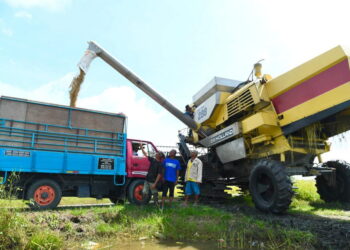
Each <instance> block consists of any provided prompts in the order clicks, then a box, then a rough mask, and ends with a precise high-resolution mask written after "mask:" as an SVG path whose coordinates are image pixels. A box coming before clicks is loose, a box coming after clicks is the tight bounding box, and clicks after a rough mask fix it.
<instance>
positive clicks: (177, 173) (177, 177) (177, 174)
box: [175, 170, 180, 186]
mask: <svg viewBox="0 0 350 250" xmlns="http://www.w3.org/2000/svg"><path fill="white" fill-rule="evenodd" d="M179 174H180V170H177V171H176V181H175V186H176V185H177V180H178V179H179Z"/></svg>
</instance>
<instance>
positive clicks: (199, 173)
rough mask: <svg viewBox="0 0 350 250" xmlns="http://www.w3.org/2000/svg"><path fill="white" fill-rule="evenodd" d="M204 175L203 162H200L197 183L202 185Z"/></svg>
mask: <svg viewBox="0 0 350 250" xmlns="http://www.w3.org/2000/svg"><path fill="white" fill-rule="evenodd" d="M202 174H203V163H202V161H201V160H199V161H198V173H197V182H198V183H202Z"/></svg>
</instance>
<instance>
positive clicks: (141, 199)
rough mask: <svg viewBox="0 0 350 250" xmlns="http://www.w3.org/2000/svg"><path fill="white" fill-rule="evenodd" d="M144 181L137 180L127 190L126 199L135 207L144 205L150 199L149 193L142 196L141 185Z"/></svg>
mask: <svg viewBox="0 0 350 250" xmlns="http://www.w3.org/2000/svg"><path fill="white" fill-rule="evenodd" d="M144 182H145V181H144V180H141V179H138V180H134V181H133V182H131V183H130V185H129V188H128V193H127V197H128V200H129V202H130V203H132V204H135V205H146V204H148V202H149V201H150V199H151V196H152V194H151V191H150V190H149V192H148V194H147V195H145V194H143V192H142V190H143V184H144Z"/></svg>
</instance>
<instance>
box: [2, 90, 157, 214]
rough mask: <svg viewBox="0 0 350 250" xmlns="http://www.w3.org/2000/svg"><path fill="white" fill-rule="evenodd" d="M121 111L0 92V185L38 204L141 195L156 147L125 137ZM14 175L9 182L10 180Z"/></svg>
mask: <svg viewBox="0 0 350 250" xmlns="http://www.w3.org/2000/svg"><path fill="white" fill-rule="evenodd" d="M126 121H127V118H126V116H125V115H123V114H113V113H107V112H99V111H94V110H88V109H81V108H72V107H69V106H63V105H55V104H49V103H43V102H37V101H30V100H25V99H19V98H13V97H5V96H2V97H0V175H1V176H2V182H1V184H4V185H5V187H6V186H9V185H12V186H15V187H16V189H17V190H18V191H17V192H16V194H15V195H16V196H17V197H18V198H19V199H24V200H30V201H31V202H29V204H30V205H31V206H32V207H34V208H37V209H47V208H54V207H56V206H57V205H58V204H59V202H60V200H61V197H62V196H75V197H95V198H98V199H100V198H109V199H110V200H111V201H112V202H114V203H117V202H119V201H123V200H125V198H127V199H128V200H129V201H130V202H132V203H136V204H144V203H147V202H148V201H149V199H150V197H149V196H145V195H143V194H142V188H143V182H144V178H145V176H146V175H147V171H148V168H149V161H148V160H147V158H146V157H145V156H143V154H140V151H141V149H140V145H142V147H143V148H144V149H147V151H148V154H149V155H150V156H152V155H155V153H156V152H157V148H156V147H155V146H154V145H153V143H151V142H148V141H143V140H133V139H127V137H126ZM11 178H12V179H13V180H12V181H11V183H10V181H9V180H10V179H11Z"/></svg>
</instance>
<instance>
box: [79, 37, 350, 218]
mask: <svg viewBox="0 0 350 250" xmlns="http://www.w3.org/2000/svg"><path fill="white" fill-rule="evenodd" d="M96 56H98V57H100V58H101V59H103V60H104V61H105V62H106V63H107V64H109V65H110V66H111V67H113V68H114V69H115V70H117V71H118V72H119V73H120V74H122V75H123V76H124V77H126V78H127V79H128V80H129V81H131V82H132V83H134V84H135V86H137V87H138V88H140V89H141V90H142V91H144V92H145V93H146V94H147V95H149V96H150V97H151V98H152V99H154V100H155V101H156V102H158V103H159V104H160V105H161V106H163V107H164V108H165V109H166V110H168V111H169V112H170V113H171V114H173V115H174V116H176V117H177V118H178V119H179V120H181V121H182V122H183V123H185V124H186V125H187V126H188V127H189V128H190V129H191V130H192V133H191V134H190V135H191V137H188V136H185V135H183V134H179V139H180V142H179V149H180V152H181V154H182V156H183V158H184V160H187V159H188V157H189V150H188V147H187V143H189V144H191V145H194V146H196V147H204V148H206V149H207V150H208V153H207V154H206V155H205V156H202V159H203V161H204V162H205V168H204V180H203V184H202V186H201V189H202V195H203V196H207V197H213V198H219V197H225V196H226V195H227V194H226V193H225V192H224V191H225V189H227V186H229V185H237V186H240V187H241V188H242V189H248V188H249V191H250V193H251V195H252V197H253V201H254V203H255V206H256V207H257V208H258V209H260V210H262V211H266V212H272V213H283V212H285V211H286V210H287V209H288V207H289V205H290V203H291V199H292V196H293V191H292V182H291V180H290V176H293V175H303V176H317V178H316V185H317V189H318V192H319V194H320V196H321V198H322V199H323V200H325V201H326V202H329V201H339V202H349V201H350V166H349V165H348V164H347V163H344V162H338V161H331V162H325V163H319V164H315V163H314V161H315V158H318V161H319V162H322V159H321V155H322V154H323V153H325V152H328V151H329V150H330V144H329V143H328V142H327V140H328V139H329V138H330V137H333V136H336V135H339V134H341V133H343V132H346V131H348V130H349V129H350V94H349V93H350V68H349V54H348V53H347V52H346V51H345V50H344V49H343V48H342V47H340V46H338V47H335V48H334V49H331V50H329V51H327V52H325V53H324V54H322V55H320V56H318V57H316V58H314V59H312V60H310V61H308V62H306V63H304V64H302V65H300V66H298V67H296V68H294V69H292V70H290V71H288V72H287V73H284V74H282V75H280V76H278V77H276V78H273V79H272V78H271V77H270V76H269V75H262V74H261V64H256V65H255V67H254V68H255V70H254V72H255V79H251V80H248V81H236V80H231V79H225V78H219V77H215V78H214V79H213V80H212V81H211V82H209V83H208V84H207V85H205V86H204V87H203V88H202V89H201V90H200V91H199V92H198V93H197V94H195V95H194V96H193V105H194V106H196V109H195V112H194V119H191V118H190V117H189V116H187V115H184V114H183V113H182V112H181V111H180V110H178V109H177V108H175V107H174V106H173V105H172V104H170V103H169V102H168V101H166V100H165V99H164V98H163V97H162V96H160V95H159V94H158V93H157V92H156V91H154V90H153V89H152V88H150V87H149V85H147V84H146V83H145V82H144V81H143V80H142V79H141V78H139V77H138V76H136V75H135V74H134V73H132V72H131V71H130V70H128V69H127V68H126V67H125V66H123V65H122V64H121V63H120V62H118V61H117V60H116V59H115V58H114V57H112V56H111V55H110V54H109V53H108V52H106V51H105V50H104V49H103V48H101V47H100V46H98V45H97V44H96V43H94V42H89V47H88V50H87V51H86V53H85V55H84V57H83V58H82V60H81V61H80V63H79V67H80V69H81V70H82V71H83V74H84V72H85V73H86V72H87V70H88V67H89V65H90V63H91V61H92V60H93V59H94V58H95V57H96Z"/></svg>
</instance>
